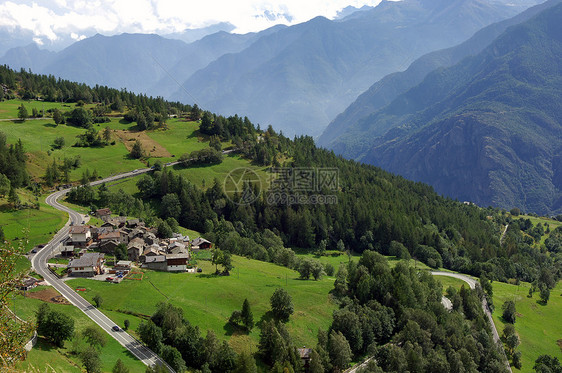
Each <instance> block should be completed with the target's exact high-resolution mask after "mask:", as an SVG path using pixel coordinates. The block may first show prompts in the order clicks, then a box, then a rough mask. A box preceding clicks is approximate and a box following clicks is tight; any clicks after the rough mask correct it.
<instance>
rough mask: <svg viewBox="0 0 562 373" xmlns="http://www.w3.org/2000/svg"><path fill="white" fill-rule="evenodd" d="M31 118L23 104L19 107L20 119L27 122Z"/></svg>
mask: <svg viewBox="0 0 562 373" xmlns="http://www.w3.org/2000/svg"><path fill="white" fill-rule="evenodd" d="M28 117H29V113H28V112H27V109H26V108H25V106H24V105H23V104H21V105H20V106H19V107H18V118H19V119H21V120H22V121H25V120H26V119H27V118H28Z"/></svg>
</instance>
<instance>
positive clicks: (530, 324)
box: [493, 282, 562, 372]
mask: <svg viewBox="0 0 562 373" xmlns="http://www.w3.org/2000/svg"><path fill="white" fill-rule="evenodd" d="M530 286H531V285H530V284H528V283H521V285H519V286H516V285H509V284H505V283H501V282H494V283H493V288H494V304H495V306H496V310H495V311H494V313H493V318H494V323H495V324H496V326H497V328H498V332H499V333H500V334H501V332H502V330H503V328H504V326H505V323H504V322H503V320H502V318H501V313H502V309H501V306H502V304H503V303H504V302H505V301H508V300H512V301H514V302H515V307H516V310H517V318H516V322H515V331H516V332H517V334H518V335H519V338H520V340H521V344H520V345H519V347H518V349H519V351H521V354H522V356H521V361H522V363H523V365H522V368H521V372H532V371H533V370H532V368H533V365H534V362H535V360H536V358H537V357H538V356H539V355H542V354H548V355H552V356H556V357H558V359H562V324H561V323H560V314H561V313H562V283H560V282H559V283H558V285H557V286H556V287H555V288H554V289H553V290H552V291H551V292H550V300H549V302H548V304H547V305H546V306H544V305H542V304H540V303H538V302H537V300H539V295H538V293H535V294H534V295H533V297H532V298H529V297H528V293H529V288H530ZM514 371H517V370H516V369H514Z"/></svg>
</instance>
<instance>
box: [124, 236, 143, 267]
mask: <svg viewBox="0 0 562 373" xmlns="http://www.w3.org/2000/svg"><path fill="white" fill-rule="evenodd" d="M144 248H145V243H144V240H143V239H142V238H135V239H133V240H132V241H129V244H128V245H127V256H128V257H129V260H131V261H133V262H138V261H139V258H140V256H141V255H142V253H143V252H144Z"/></svg>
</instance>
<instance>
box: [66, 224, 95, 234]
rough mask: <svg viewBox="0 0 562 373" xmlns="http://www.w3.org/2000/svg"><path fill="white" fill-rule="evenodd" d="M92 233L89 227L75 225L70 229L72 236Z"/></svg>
mask: <svg viewBox="0 0 562 373" xmlns="http://www.w3.org/2000/svg"><path fill="white" fill-rule="evenodd" d="M89 231H90V226H89V225H75V226H72V227H70V234H84V233H87V232H89Z"/></svg>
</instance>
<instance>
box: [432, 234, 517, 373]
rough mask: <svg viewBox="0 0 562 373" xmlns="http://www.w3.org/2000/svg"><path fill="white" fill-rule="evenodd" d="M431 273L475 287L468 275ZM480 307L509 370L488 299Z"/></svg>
mask: <svg viewBox="0 0 562 373" xmlns="http://www.w3.org/2000/svg"><path fill="white" fill-rule="evenodd" d="M506 230H507V229H506ZM431 274H432V275H434V276H447V277H454V278H458V279H459V280H462V281H464V282H466V283H467V284H468V286H470V288H471V289H474V288H476V280H475V279H473V278H471V277H468V276H465V275H461V274H460V273H452V272H440V271H434V272H431ZM482 309H483V310H484V313H485V314H486V316H487V317H488V321H489V322H490V325H491V326H492V335H493V337H494V341H495V342H496V343H497V344H498V345H499V346H501V352H502V354H503V357H504V360H505V364H506V366H507V368H508V369H509V371H510V372H511V371H512V370H511V366H510V365H509V361H508V360H507V356H506V355H505V351H504V349H503V343H502V341H501V339H500V335H499V334H498V330H497V329H496V324H494V319H493V318H492V313H491V312H490V309H489V308H488V301H486V298H484V299H482Z"/></svg>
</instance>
